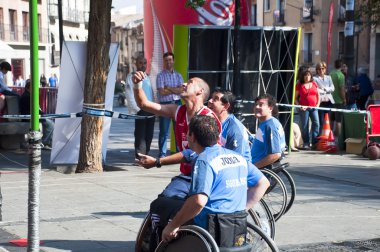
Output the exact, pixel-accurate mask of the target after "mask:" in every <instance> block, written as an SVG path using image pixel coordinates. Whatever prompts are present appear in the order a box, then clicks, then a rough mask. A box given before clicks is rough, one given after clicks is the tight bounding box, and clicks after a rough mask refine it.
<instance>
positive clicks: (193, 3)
mask: <svg viewBox="0 0 380 252" xmlns="http://www.w3.org/2000/svg"><path fill="white" fill-rule="evenodd" d="M205 2H206V1H205V0H187V1H186V4H185V7H186V8H192V9H196V8H198V7H202V6H203V5H204V4H205Z"/></svg>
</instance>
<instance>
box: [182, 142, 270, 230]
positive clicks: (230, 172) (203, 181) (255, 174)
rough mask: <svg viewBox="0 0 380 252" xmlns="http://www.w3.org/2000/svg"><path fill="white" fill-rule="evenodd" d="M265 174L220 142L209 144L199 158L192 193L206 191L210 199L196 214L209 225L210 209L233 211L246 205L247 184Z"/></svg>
mask: <svg viewBox="0 0 380 252" xmlns="http://www.w3.org/2000/svg"><path fill="white" fill-rule="evenodd" d="M262 176H263V174H262V173H261V172H260V171H259V170H258V169H257V168H256V167H255V166H254V165H252V163H250V162H248V161H247V160H246V159H245V158H244V157H242V156H241V155H239V154H238V153H236V152H234V151H231V150H228V149H225V148H223V147H221V146H219V145H214V146H212V147H207V148H205V150H204V151H203V152H202V153H201V154H199V156H198V159H197V160H196V162H195V164H194V167H193V172H192V180H191V186H190V192H189V196H191V195H194V194H205V195H207V196H208V201H207V203H206V205H205V207H204V208H203V210H202V211H201V212H200V213H199V214H198V215H197V216H196V217H195V218H194V222H195V224H197V225H198V226H201V227H203V228H207V223H208V222H207V214H208V213H234V212H237V211H242V210H244V209H245V206H246V203H247V187H252V186H255V185H256V184H257V183H258V182H259V180H260V179H261V178H262Z"/></svg>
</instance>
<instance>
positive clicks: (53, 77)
mask: <svg viewBox="0 0 380 252" xmlns="http://www.w3.org/2000/svg"><path fill="white" fill-rule="evenodd" d="M57 84H58V78H57V75H56V74H51V76H50V78H49V86H50V87H57Z"/></svg>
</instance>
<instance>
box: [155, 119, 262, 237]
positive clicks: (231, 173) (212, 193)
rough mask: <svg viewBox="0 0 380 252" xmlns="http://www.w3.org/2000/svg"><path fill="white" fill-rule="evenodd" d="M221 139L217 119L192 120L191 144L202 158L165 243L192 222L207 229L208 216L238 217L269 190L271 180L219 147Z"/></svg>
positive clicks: (164, 235) (190, 129)
mask: <svg viewBox="0 0 380 252" xmlns="http://www.w3.org/2000/svg"><path fill="white" fill-rule="evenodd" d="M218 137H219V133H218V125H217V123H216V121H215V120H214V119H213V118H211V117H208V116H195V117H193V118H192V119H191V121H190V124H189V132H188V143H189V147H190V148H191V149H192V150H194V151H195V152H196V153H197V154H198V158H197V160H196V162H195V164H194V166H193V172H192V181H191V186H190V193H189V197H188V198H187V199H186V201H185V203H184V205H183V206H182V208H181V209H180V210H179V212H178V213H177V214H176V215H175V217H174V218H173V220H172V221H171V222H169V223H168V225H167V226H166V227H165V229H164V230H163V232H162V240H164V241H170V240H171V239H173V238H174V237H175V236H176V233H177V231H178V229H179V227H180V226H181V225H183V224H184V223H186V222H187V221H189V220H191V219H193V220H194V222H195V223H196V224H197V225H199V226H201V227H204V228H207V223H208V221H207V218H208V217H207V215H208V214H214V213H225V214H234V213H237V212H241V211H244V210H245V209H249V208H252V207H253V205H254V204H255V203H256V202H257V201H259V200H260V199H261V197H262V196H263V195H264V193H265V191H266V189H267V188H268V186H269V182H268V180H267V179H266V178H265V177H264V176H263V174H262V173H261V172H260V171H259V170H258V169H257V168H256V167H255V166H253V165H252V164H251V163H250V162H247V160H246V159H245V158H244V157H242V156H241V155H239V154H237V153H236V152H233V151H231V150H228V149H225V148H223V147H221V146H219V145H217V141H218ZM247 187H248V190H247Z"/></svg>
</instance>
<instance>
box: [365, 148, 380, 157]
mask: <svg viewBox="0 0 380 252" xmlns="http://www.w3.org/2000/svg"><path fill="white" fill-rule="evenodd" d="M379 154H380V151H379V148H377V146H376V145H372V146H369V147H368V149H367V156H368V159H369V160H376V159H378V158H379Z"/></svg>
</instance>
